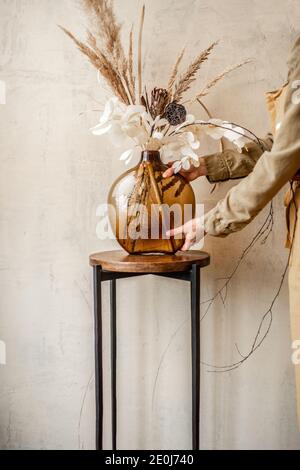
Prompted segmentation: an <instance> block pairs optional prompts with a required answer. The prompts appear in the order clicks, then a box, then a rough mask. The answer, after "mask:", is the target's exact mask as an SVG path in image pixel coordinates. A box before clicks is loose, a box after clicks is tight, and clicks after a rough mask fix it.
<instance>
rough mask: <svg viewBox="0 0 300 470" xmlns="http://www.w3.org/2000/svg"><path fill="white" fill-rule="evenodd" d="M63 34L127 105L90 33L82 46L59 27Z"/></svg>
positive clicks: (121, 86) (125, 98)
mask: <svg viewBox="0 0 300 470" xmlns="http://www.w3.org/2000/svg"><path fill="white" fill-rule="evenodd" d="M59 27H60V28H61V29H62V30H63V31H64V33H65V34H66V35H67V36H69V38H71V39H72V41H74V42H75V44H76V45H77V47H78V49H79V50H80V51H81V52H82V53H83V54H85V55H86V56H87V57H88V59H89V60H90V62H91V63H92V64H93V66H94V67H96V69H97V70H99V72H100V73H101V75H102V76H103V78H104V79H105V81H106V82H107V84H108V85H109V86H110V88H111V89H112V91H113V93H114V94H115V95H116V96H118V97H119V98H120V100H121V101H123V102H124V103H126V104H129V100H128V97H127V94H126V92H125V90H124V87H123V85H122V83H121V82H120V79H119V76H118V73H117V72H116V70H115V69H114V67H113V65H112V64H111V63H110V61H109V59H108V58H107V57H106V56H105V55H104V54H103V53H102V52H101V51H100V50H99V49H98V48H97V45H96V40H95V38H94V37H93V35H92V34H91V33H88V43H89V45H86V44H84V43H83V42H81V41H79V40H78V39H77V38H76V37H75V36H74V35H73V34H72V33H71V32H70V31H68V30H67V29H66V28H64V27H63V26H59Z"/></svg>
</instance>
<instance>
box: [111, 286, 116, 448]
mask: <svg viewBox="0 0 300 470" xmlns="http://www.w3.org/2000/svg"><path fill="white" fill-rule="evenodd" d="M110 322H111V323H110V328H111V418H112V424H111V430H112V450H116V448H117V301H116V279H112V280H111V281H110Z"/></svg>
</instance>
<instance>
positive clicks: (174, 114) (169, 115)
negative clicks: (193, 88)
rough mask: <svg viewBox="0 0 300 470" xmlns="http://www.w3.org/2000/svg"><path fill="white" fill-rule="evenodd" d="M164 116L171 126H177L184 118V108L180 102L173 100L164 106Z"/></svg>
mask: <svg viewBox="0 0 300 470" xmlns="http://www.w3.org/2000/svg"><path fill="white" fill-rule="evenodd" d="M164 117H165V118H166V119H167V121H168V122H169V124H171V126H178V125H179V124H182V123H183V122H184V121H185V120H186V109H185V107H184V106H183V105H182V104H179V103H175V101H173V102H172V103H170V104H168V106H167V107H166V109H165V113H164Z"/></svg>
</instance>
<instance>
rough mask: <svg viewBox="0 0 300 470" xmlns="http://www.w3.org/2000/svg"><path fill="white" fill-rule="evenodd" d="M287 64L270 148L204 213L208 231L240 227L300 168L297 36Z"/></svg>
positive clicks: (299, 46)
mask: <svg viewBox="0 0 300 470" xmlns="http://www.w3.org/2000/svg"><path fill="white" fill-rule="evenodd" d="M289 67H290V73H289V86H288V90H287V95H286V101H285V115H284V118H283V120H282V123H281V127H280V129H279V130H278V132H277V134H276V138H275V141H274V145H273V148H272V150H271V152H265V153H264V154H263V155H262V156H261V157H260V159H259V160H258V162H257V163H256V165H255V167H254V169H253V171H252V173H250V175H249V176H247V177H246V178H244V179H243V180H242V181H241V182H240V183H239V184H238V185H237V186H235V187H234V188H232V189H231V190H230V191H229V192H228V193H227V195H226V196H225V198H224V199H223V200H221V201H220V202H219V203H218V204H217V205H216V207H215V208H214V209H212V210H211V211H210V212H208V213H207V214H206V215H205V216H204V229H205V231H206V232H207V233H208V234H210V235H213V236H226V235H228V234H229V233H231V232H235V231H238V230H240V229H242V228H243V227H244V226H245V225H247V224H248V223H249V222H250V221H251V220H252V219H253V218H254V217H255V216H256V215H257V214H258V213H259V212H260V210H261V209H262V208H263V207H264V206H265V205H266V204H267V203H268V202H269V201H270V200H271V199H272V198H273V197H274V196H275V194H276V193H277V192H278V191H279V190H280V189H281V188H282V186H284V184H285V183H287V182H288V180H289V179H291V178H292V177H293V175H294V174H295V173H296V172H297V170H298V169H299V168H300V103H298V101H299V100H298V99H297V95H296V92H295V83H297V82H296V81H297V80H300V38H299V39H298V40H297V42H296V44H295V46H294V48H293V50H292V53H291V56H290V60H289ZM298 97H299V93H298Z"/></svg>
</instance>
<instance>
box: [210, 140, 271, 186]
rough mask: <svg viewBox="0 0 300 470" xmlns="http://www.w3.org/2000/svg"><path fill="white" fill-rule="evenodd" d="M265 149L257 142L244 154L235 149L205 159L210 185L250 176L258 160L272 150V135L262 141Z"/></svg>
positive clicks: (247, 148)
mask: <svg viewBox="0 0 300 470" xmlns="http://www.w3.org/2000/svg"><path fill="white" fill-rule="evenodd" d="M261 143H262V146H263V149H262V147H261V146H260V145H258V144H256V143H255V142H251V143H249V144H247V146H246V147H245V148H244V149H243V152H242V153H239V152H238V151H237V150H235V149H226V150H224V151H223V152H219V153H215V154H212V155H207V156H206V157H203V158H204V160H205V165H206V169H207V179H208V181H209V182H210V183H218V182H220V181H226V180H229V179H237V178H244V177H245V176H247V175H249V173H251V171H252V170H253V168H254V166H255V165H256V163H257V161H258V159H259V158H260V157H261V155H262V154H263V153H264V151H265V150H271V148H272V145H273V138H272V134H268V135H267V136H266V138H265V139H261Z"/></svg>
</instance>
